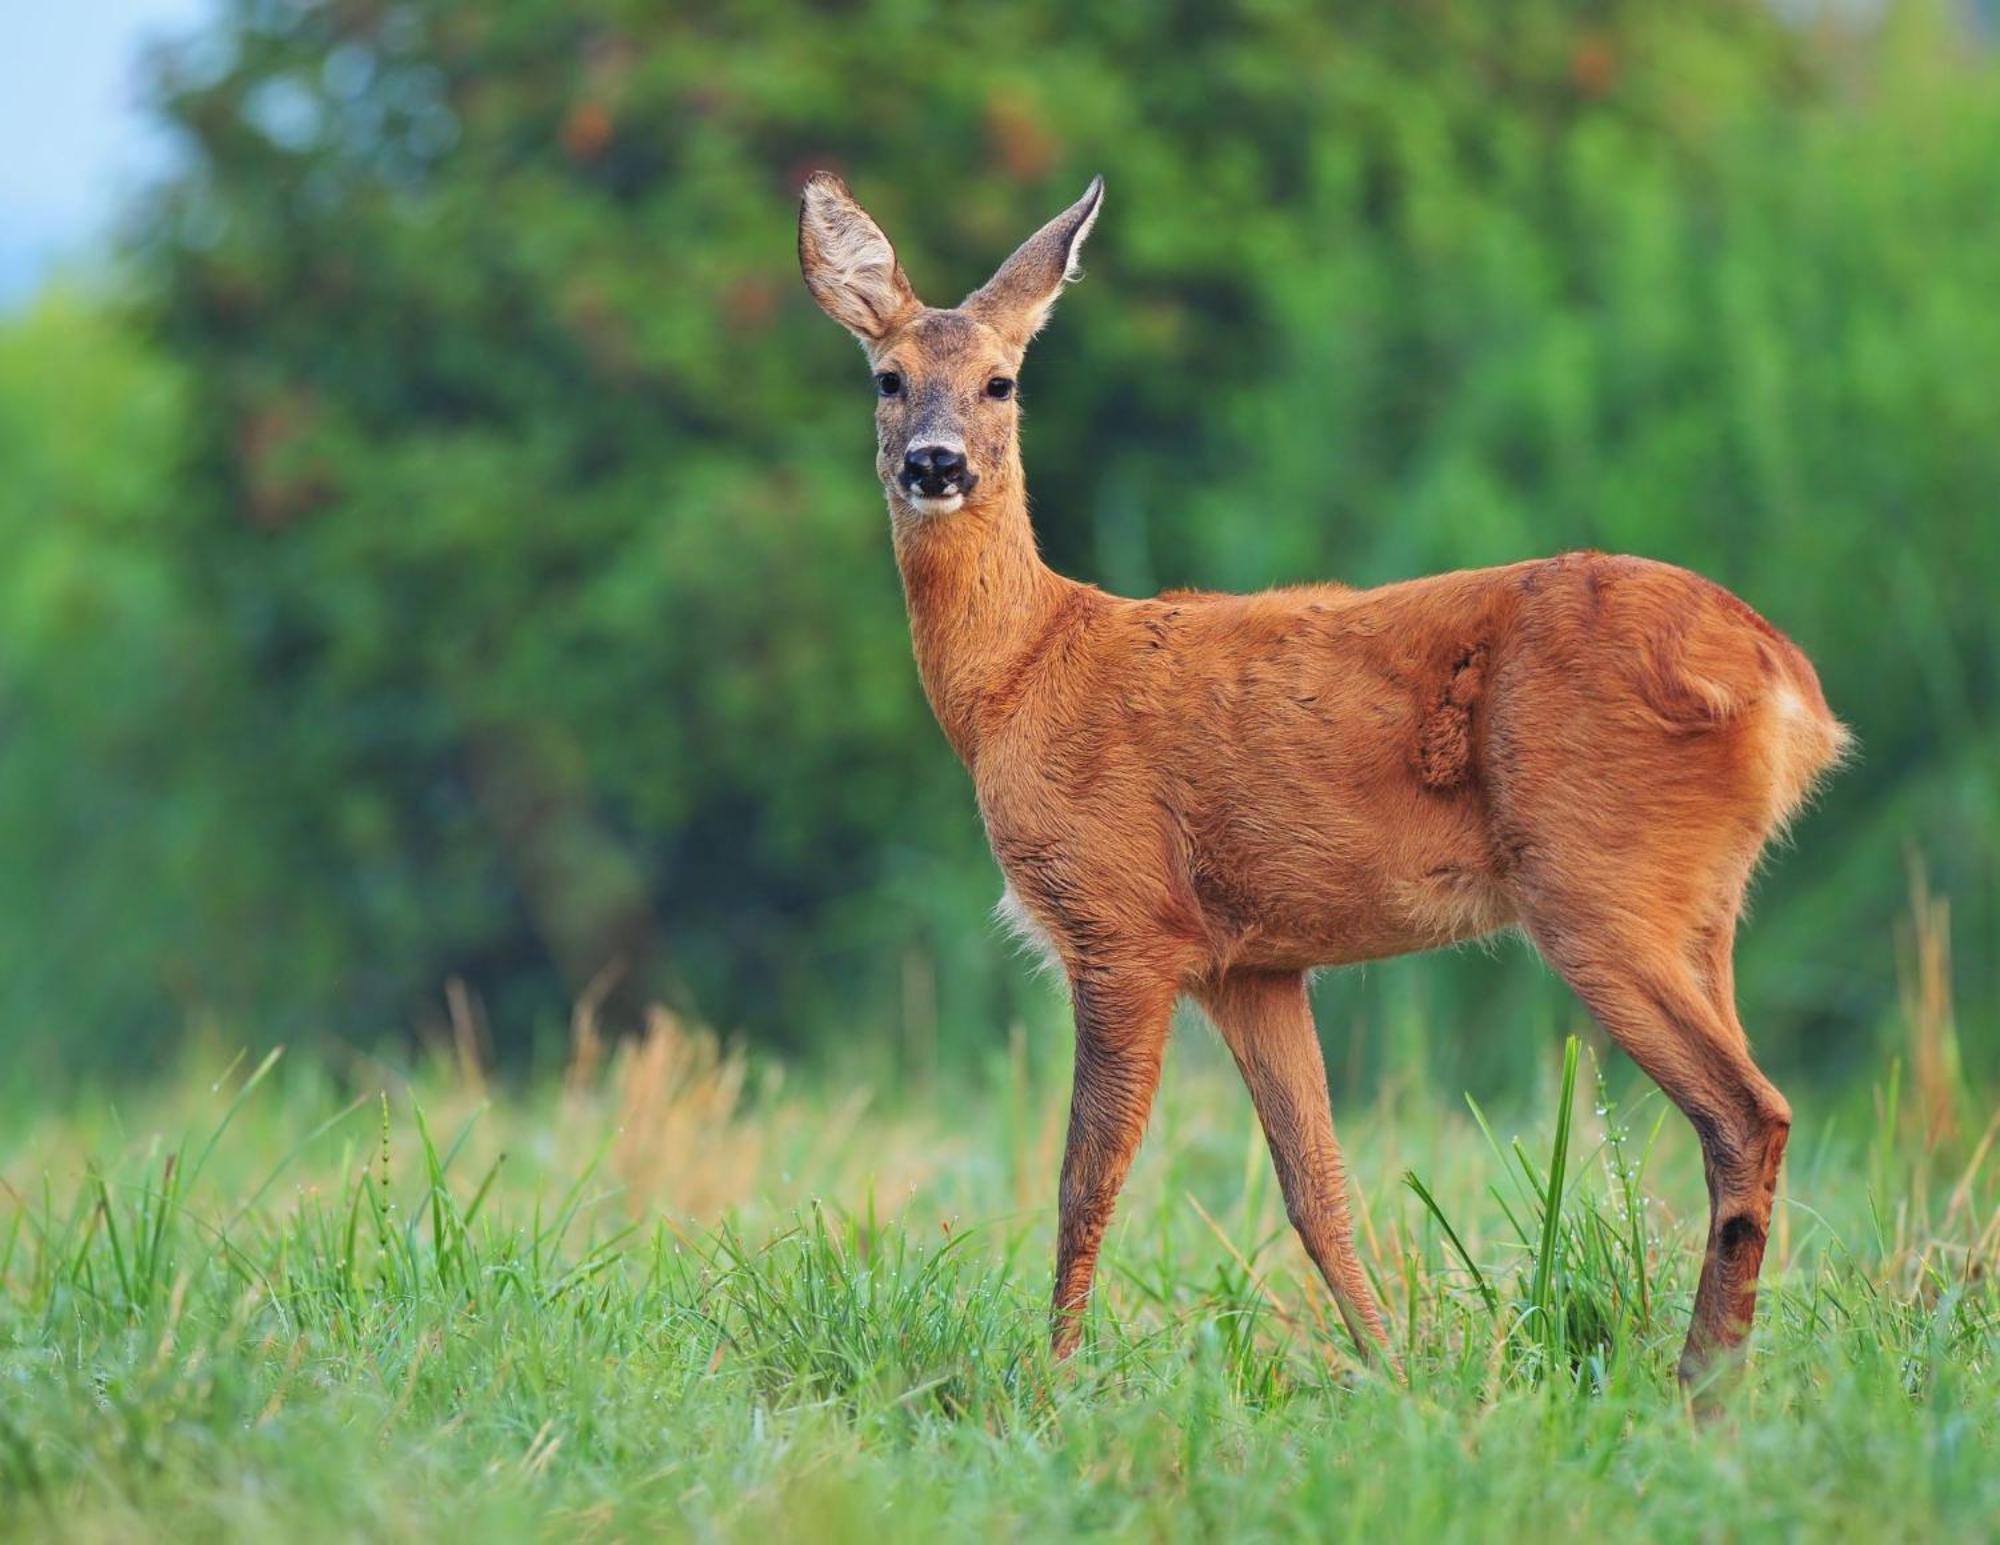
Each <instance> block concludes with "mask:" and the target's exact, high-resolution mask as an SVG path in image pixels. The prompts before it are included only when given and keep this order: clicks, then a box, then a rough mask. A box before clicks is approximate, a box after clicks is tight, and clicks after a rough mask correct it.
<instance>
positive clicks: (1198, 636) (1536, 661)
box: [974, 553, 1845, 976]
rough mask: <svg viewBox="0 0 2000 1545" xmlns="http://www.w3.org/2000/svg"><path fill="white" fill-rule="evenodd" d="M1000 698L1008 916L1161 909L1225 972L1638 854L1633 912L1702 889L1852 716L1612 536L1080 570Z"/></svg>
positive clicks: (1137, 939) (1595, 879) (1322, 948)
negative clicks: (1197, 574)
mask: <svg viewBox="0 0 2000 1545" xmlns="http://www.w3.org/2000/svg"><path fill="white" fill-rule="evenodd" d="M982 717H983V718H984V719H985V721H986V723H985V729H986V735H985V737H984V738H983V741H982V748H981V754H980V756H979V758H978V763H977V765H976V766H975V768H974V774H975V779H976V781H977V782H978V783H979V786H980V794H981V807H982V812H983V813H984V815H985V818H986V823H987V828H988V834H989V836H990V837H991V839H992V843H993V848H994V852H995V856H996V857H997V858H998V860H999V862H1000V864H1001V866H1002V868H1003V870H1005V872H1006V874H1007V878H1008V882H1009V893H1008V896H1007V898H1005V900H1004V902H1003V912H1004V913H1005V915H1007V916H1008V918H1009V919H1010V921H1011V922H1012V923H1013V924H1014V926H1015V927H1016V928H1017V929H1018V930H1019V931H1022V932H1024V933H1026V934H1029V935H1031V936H1035V937H1036V938H1037V942H1039V943H1042V944H1044V945H1045V947H1046V948H1047V949H1048V950H1049V952H1050V953H1052V954H1054V955H1056V956H1057V957H1059V958H1061V959H1062V960H1063V961H1064V962H1065V963H1066V964H1068V965H1069V966H1071V967H1072V968H1073V969H1077V968H1082V969H1087V968H1088V965H1089V962H1090V961H1091V959H1092V958H1093V957H1095V956H1097V955H1099V954H1100V953H1102V952H1104V951H1106V950H1109V951H1112V952H1114V953H1116V952H1117V951H1118V949H1119V947H1120V946H1121V945H1123V946H1133V945H1140V944H1142V942H1143V941H1148V940H1152V941H1157V944H1158V946H1159V947H1160V948H1162V949H1168V948H1171V949H1173V950H1175V951H1177V952H1181V954H1182V959H1183V960H1186V959H1188V958H1189V957H1190V956H1192V957H1193V958H1195V959H1197V960H1199V962H1200V965H1199V966H1198V967H1197V970H1198V973H1199V974H1200V975H1203V976H1220V975H1221V974H1223V973H1225V972H1227V971H1230V970H1234V969H1243V968H1248V969H1259V970H1274V971H1290V970H1300V969H1308V968H1311V967H1314V966H1325V965H1339V964H1347V963H1352V962H1356V961H1362V960H1370V959H1379V958H1383V957H1386V956H1390V955H1397V954H1404V953H1409V952H1411V951H1415V950H1421V949H1429V948H1434V947H1437V946H1440V945H1446V944H1452V943H1457V942H1461V941H1464V940H1467V939H1473V938H1478V937H1480V936H1483V935H1486V934H1490V933H1493V932H1495V931H1497V930H1499V929H1502V928H1506V927H1509V926H1512V925H1515V924H1519V923H1523V922H1531V921H1532V920H1533V919H1534V917H1535V914H1536V912H1537V909H1538V907H1540V906H1543V905H1547V904H1549V903H1548V902H1547V898H1549V897H1552V896H1556V895H1562V894H1568V893H1572V892H1574V891H1575V890H1577V889H1578V888H1579V887H1580V886H1581V887H1585V888H1589V889H1598V888H1600V887H1602V886H1605V885H1609V886H1612V887H1615V886H1616V885H1617V884H1619V883H1620V882H1621V879H1622V880H1623V881H1624V882H1625V883H1629V884H1631V885H1632V886H1633V887H1635V890H1636V893H1635V894H1634V895H1633V896H1632V897H1631V899H1630V907H1631V910H1632V911H1633V912H1634V913H1636V914H1645V913H1649V912H1655V911H1659V912H1664V913H1668V914H1673V913H1681V912H1685V911H1686V910H1687V909H1689V908H1698V907H1699V905H1700V903H1701V901H1702V898H1704V897H1706V896H1708V895H1710V894H1712V893H1713V890H1714V887H1715V886H1716V885H1717V884H1718V883H1726V882H1728V881H1730V880H1732V879H1734V880H1736V881H1737V882H1738V883H1740V881H1741V880H1742V879H1746V878H1747V877H1748V874H1749V872H1750V870H1751V869H1752V868H1753V867H1754V866H1755V864H1756V861H1757V858H1758V855H1759V854H1760V853H1761V851H1762V849H1763V847H1764V845H1765V843H1766V842H1767V840H1768V839H1769V837H1770V836H1771V835H1772V833H1773V832H1774V831H1776V830H1777V829H1778V828H1780V827H1781V826H1782V825H1783V823H1784V822H1785V821H1786V820H1788V819H1789V818H1790V817H1791V816H1792V815H1793V814H1794V813H1795V812H1796V811H1797V810H1798V809H1799V807H1800V806H1801V805H1802V804H1803V802H1804V801H1805V799H1806V798H1807V796H1808V795H1809V793H1810V791H1811V789H1812V787H1813V785H1814V783H1815V781H1816V780H1817V779H1818V777H1819V776H1820V774H1821V773H1822V772H1824V771H1825V770H1826V769H1827V768H1828V767H1829V766H1830V765H1831V764H1832V763H1833V762H1834V761H1835V760H1837V759H1838V756H1839V754H1840V752H1841V749H1842V746H1843V744H1844V738H1845V732H1844V731H1843V730H1842V729H1841V727H1840V726H1839V724H1838V723H1837V721H1835V720H1834V719H1833V717H1832V715H1831V714H1830V713H1829V711H1828V709H1827V706H1826V702H1825V699H1824V698H1823V696H1822V695H1821V692H1820V687H1819V682H1818V679H1817V677H1816V675H1815V674H1814V671H1813V668H1812V666H1811V664H1810V663H1809V662H1808V661H1807V660H1806V658H1805V656H1804V655H1803V654H1802V653H1801V652H1800V651H1799V650H1798V649H1797V648H1796V647H1795V646H1794V645H1793V644H1792V643H1791V642H1790V640H1788V639H1786V638H1785V637H1784V635H1783V634H1781V633H1780V632H1778V630H1777V629H1776V628H1774V627H1772V626H1771V625H1770V624H1769V623H1768V622H1766V621H1765V620H1764V619H1763V618H1762V617H1760V616H1758V615H1757V613H1756V612H1754V611H1753V610H1751V608H1750V607H1748V606H1747V605H1745V604H1744V603H1743V602H1742V601H1740V600H1738V599H1737V598H1736V597H1735V596H1733V595H1731V594H1730V593H1729V592H1727V591H1725V590H1723V589H1721V588H1720V587H1719V586H1717V585H1714V584H1712V583H1710V582H1709V581H1707V580H1705V579H1702V578H1701V577H1699V576H1698V575H1695V574H1692V573H1689V572H1687V571H1686V570H1682V569H1678V568H1674V567H1672V566H1670V565H1666V564H1661V563H1655V562H1651V561H1648V560H1644V559H1635V558H1621V557H1607V556H1604V555H1601V554H1596V553H1578V554H1570V555H1567V556H1565V557H1560V558H1554V559H1549V560H1544V561H1540V562H1531V563H1523V564H1516V565H1511V566H1509V567H1505V568H1498V569H1484V570H1474V571H1467V572H1462V573H1456V574H1446V575H1441V576H1437V577H1435V578H1429V579H1421V580H1414V581H1410V582H1408V583H1403V584H1396V585H1389V586H1384V587H1382V588H1380V589H1375V590H1348V589H1343V588H1340V587H1337V586H1320V587H1306V588H1301V589H1294V590H1279V591H1271V592H1266V593H1263V594H1259V595H1251V596H1230V595H1209V594H1202V593H1169V594H1167V595H1163V596H1161V597H1159V598H1157V599H1155V600H1149V601H1123V600H1118V599H1115V598H1113V597H1109V596H1105V595H1103V594H1101V593H1099V592H1095V591H1085V592H1081V593H1080V594H1079V595H1078V596H1077V598H1076V599H1074V600H1073V602H1072V604H1071V605H1069V606H1068V607H1066V608H1065V609H1064V611H1063V612H1062V613H1061V614H1059V615H1058V616H1057V617H1056V618H1055V619H1054V620H1053V621H1052V622H1051V624H1050V625H1049V627H1048V629H1047V630H1046V631H1045V632H1044V634H1043V636H1042V637H1040V638H1038V639H1037V640H1035V641H1034V643H1033V644H1032V646H1031V647H1029V648H1028V649H1027V650H1026V651H1024V653H1023V656H1022V657H1021V659H1020V660H1019V662H1018V663H1017V666H1016V668H1015V669H1014V670H1012V671H1011V672H1009V673H1008V674H1007V679H1006V680H1005V681H1004V682H1003V683H1001V684H1000V686H999V688H998V690H996V691H995V692H994V694H993V696H992V699H991V700H989V702H988V704H987V707H986V712H985V713H984V714H983V715H982ZM1149 812H1150V813H1153V814H1154V815H1156V816H1157V819H1155V820H1150V821H1149V820H1147V819H1146V818H1145V817H1146V815H1147V814H1148V813H1149ZM1584 867H1587V868H1588V869H1589V870H1590V871H1591V872H1590V873H1578V872H1576V871H1578V870H1579V868H1584ZM1621 870H1623V871H1624V873H1623V874H1622V875H1621V873H1620V871H1621ZM1530 931H1531V932H1533V931H1534V930H1533V929H1532V928H1531V930H1530ZM1163 964H1164V962H1163Z"/></svg>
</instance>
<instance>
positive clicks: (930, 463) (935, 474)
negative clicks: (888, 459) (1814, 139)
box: [903, 445, 969, 499]
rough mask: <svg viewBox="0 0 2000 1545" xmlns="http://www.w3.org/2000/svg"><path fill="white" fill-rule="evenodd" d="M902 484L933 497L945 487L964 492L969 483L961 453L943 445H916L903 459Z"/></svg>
mask: <svg viewBox="0 0 2000 1545" xmlns="http://www.w3.org/2000/svg"><path fill="white" fill-rule="evenodd" d="M903 486H904V487H905V488H909V489H914V490H916V491H917V492H920V493H922V494H924V495H926V496H927V497H929V498H932V499H936V498H940V497H942V496H943V494H944V493H945V491H946V490H947V489H950V490H951V491H952V492H954V493H964V492H965V491H966V489H967V487H968V486H969V482H968V479H967V478H966V475H965V456H964V454H963V453H962V452H959V451H955V450H953V449H951V447H949V446H945V445H920V446H918V447H917V448H916V449H915V450H913V451H911V452H910V453H909V454H908V455H907V456H905V457H904V458H903Z"/></svg>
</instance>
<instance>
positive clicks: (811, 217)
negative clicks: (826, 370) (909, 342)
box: [799, 172, 923, 345]
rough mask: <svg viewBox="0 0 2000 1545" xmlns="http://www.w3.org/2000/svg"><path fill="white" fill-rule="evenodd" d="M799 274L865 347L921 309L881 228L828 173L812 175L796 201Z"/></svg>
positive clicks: (827, 310) (822, 306)
mask: <svg viewBox="0 0 2000 1545" xmlns="http://www.w3.org/2000/svg"><path fill="white" fill-rule="evenodd" d="M799 269H800V271H801V272H802V273H803V274H804V275H805V280H806V288H807V289H809V290H811V291H812V294H813V299H814V300H816V301H818V302H819V306H820V310H822V311H824V312H825V313H826V314H827V315H828V316H830V317H832V318H833V319H834V321H836V322H838V323H839V324H840V325H841V326H842V327H844V328H846V329H847V330H848V331H849V332H850V333H852V334H854V336H855V337H857V338H859V339H860V340H861V341H862V343H863V344H864V345H867V344H870V343H880V342H881V341H882V340H883V339H884V338H886V337H888V336H889V334H890V333H892V332H894V331H895V330H896V328H897V327H899V326H900V325H901V324H902V323H903V322H904V321H906V320H907V319H908V318H909V317H910V316H911V314H912V313H914V312H917V311H920V310H922V309H923V303H922V302H921V301H919V300H918V299H917V297H916V293H915V292H914V291H913V290H911V288H910V281H909V280H908V279H905V278H904V277H903V265H902V264H901V263H899V262H897V261H896V249H895V248H894V247H892V246H890V245H889V238H888V237H886V236H884V235H883V234H882V227H881V226H879V225H877V224H876V223H875V222H874V221H873V220H872V219H870V218H869V216H868V211H867V210H865V209H863V208H862V207H861V206H860V204H858V203H856V202H855V198H854V195H853V194H852V193H849V192H848V191H847V184H846V183H844V182H842V181H841V180H840V179H839V178H838V177H836V176H834V175H833V173H831V172H815V173H813V175H812V176H811V177H810V178H808V179H807V181H806V185H805V190H804V192H803V193H801V194H800V196H799Z"/></svg>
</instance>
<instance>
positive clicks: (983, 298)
mask: <svg viewBox="0 0 2000 1545" xmlns="http://www.w3.org/2000/svg"><path fill="white" fill-rule="evenodd" d="M1103 204H1104V179H1103V178H1102V177H1093V178H1091V179H1090V186H1089V187H1088V188H1086V189H1085V190H1084V194H1083V197H1082V198H1080V199H1078V200H1077V201H1076V202H1075V203H1074V204H1072V205H1070V206H1069V208H1067V209H1065V210H1064V211H1063V212H1062V213H1061V214H1059V215H1057V216H1056V217H1055V219H1053V220H1051V221H1050V222H1049V223H1048V224H1047V225H1045V226H1043V227H1042V228H1041V229H1040V230H1039V231H1037V232H1035V234H1034V235H1032V236H1030V237H1029V238H1028V239H1027V240H1026V241H1024V242H1022V243H1021V245H1020V247H1019V248H1018V249H1017V250H1016V251H1015V253H1014V255H1013V256H1012V257H1010V258H1009V259H1007V261H1006V262H1004V263H1002V264H1001V265H1000V271H999V272H998V273H996V274H994V276H993V277H992V278H991V279H989V280H987V281H986V283H985V284H983V285H981V286H980V287H979V288H978V289H976V290H974V291H973V292H972V293H971V294H970V295H968V296H966V297H965V300H964V302H963V303H962V305H961V307H960V309H961V310H964V311H968V312H970V313H971V314H972V315H973V316H976V317H978V318H979V320H980V321H982V322H984V323H986V324H987V326H989V327H991V328H993V329H994V330H995V331H996V332H998V333H999V334H1000V335H1001V336H1002V337H1004V338H1006V339H1007V340H1008V341H1009V342H1011V343H1013V344H1014V345H1015V346H1016V347H1021V346H1025V345H1026V343H1027V342H1028V340H1029V339H1030V338H1032V337H1034V336H1035V334H1036V333H1038V332H1040V331H1041V328H1042V324H1043V323H1044V322H1046V321H1047V320H1048V319H1049V312H1050V310H1051V309H1053V308H1054V306H1055V303H1056V297H1057V296H1058V295H1060V294H1061V293H1062V288H1063V286H1064V285H1065V284H1068V283H1069V282H1070V281H1071V280H1073V279H1077V278H1080V277H1082V270H1081V269H1079V268H1078V267H1077V256H1078V254H1079V253H1081V252H1082V251H1083V243H1084V239H1085V238H1086V237H1087V236H1089V235H1090V228H1091V226H1093V225H1095V224H1096V223H1097V211H1098V210H1099V209H1100V208H1101V207H1102V206H1103Z"/></svg>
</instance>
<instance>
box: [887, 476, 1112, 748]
mask: <svg viewBox="0 0 2000 1545" xmlns="http://www.w3.org/2000/svg"><path fill="white" fill-rule="evenodd" d="M1012 470H1013V472H1014V475H1013V476H1011V477H1007V478H1005V479H1004V482H1003V483H1002V485H1001V486H1000V487H998V488H995V489H994V490H993V491H992V492H991V494H989V495H986V496H984V497H982V498H981V500H980V501H979V502H978V503H977V504H967V505H966V506H965V507H964V508H962V509H960V510H958V511H956V512H954V513H953V514H950V515H946V516H937V517H925V516H909V515H906V514H903V513H900V512H898V513H897V514H896V515H895V518H894V526H895V540H896V566H897V567H898V568H899V569H900V570H901V571H902V575H903V597H904V600H905V601H906V602H907V603H908V605H909V609H910V636H911V640H912V642H913V643H914V644H915V646H916V656H917V673H918V675H919V676H920V677H921V678H922V680H923V684H924V695H925V696H926V697H928V698H929V699H930V704H931V711H932V713H934V714H935V715H936V716H937V721H938V724H939V726H940V727H941V728H942V729H943V730H944V733H945V738H946V739H947V740H949V741H950V742H951V746H952V749H953V750H954V751H956V752H957V753H958V758H959V760H960V761H961V762H963V763H965V764H966V766H967V767H971V766H972V764H973V762H974V761H975V760H976V758H977V756H978V753H979V740H980V735H981V723H982V718H983V709H984V706H985V705H986V704H987V703H988V702H990V701H992V700H993V699H994V698H995V696H996V694H998V693H999V692H1000V691H1001V690H1002V689H1003V687H1004V684H1005V683H1006V682H1007V681H1008V680H1011V679H1012V675H1013V668H1015V667H1018V665H1019V662H1020V660H1021V658H1022V656H1023V654H1024V653H1025V651H1027V650H1028V649H1029V648H1031V647H1032V646H1033V644H1034V642H1035V640H1036V639H1038V638H1040V637H1042V636H1044V635H1045V633H1046V631H1047V629H1048V626H1049V623H1050V620H1051V618H1052V617H1053V616H1054V614H1055V613H1056V611H1057V610H1058V609H1059V608H1060V607H1061V605H1062V602H1063V598H1064V596H1065V594H1066V593H1067V592H1068V591H1071V590H1074V589H1076V588H1077V586H1076V584H1075V582H1074V581H1071V580H1067V579H1064V578H1063V577H1062V576H1061V575H1059V574H1057V573H1056V572H1055V571H1054V570H1053V569H1051V568H1050V567H1049V566H1048V565H1047V564H1045V563H1043V562H1042V556H1041V553H1040V552H1039V551H1038V550H1037V549H1036V547H1035V531H1034V527H1033V526H1032V525H1031V524H1030V523H1029V520H1028V501H1027V496H1026V492H1025V490H1024V487H1023V484H1022V481H1021V478H1020V475H1019V470H1018V466H1017V467H1016V468H1014V469H1012Z"/></svg>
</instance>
